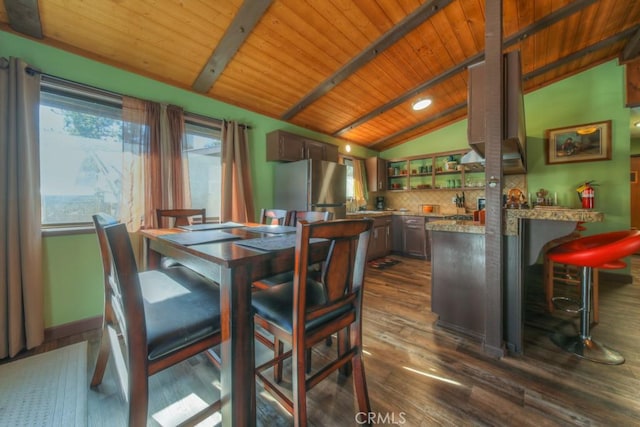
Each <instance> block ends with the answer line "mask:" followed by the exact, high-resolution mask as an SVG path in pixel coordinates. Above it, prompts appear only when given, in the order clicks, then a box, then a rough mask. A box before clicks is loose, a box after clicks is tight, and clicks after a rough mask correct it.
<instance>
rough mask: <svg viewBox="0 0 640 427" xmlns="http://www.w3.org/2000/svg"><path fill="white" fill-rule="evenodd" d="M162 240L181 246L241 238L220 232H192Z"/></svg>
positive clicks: (177, 234)
mask: <svg viewBox="0 0 640 427" xmlns="http://www.w3.org/2000/svg"><path fill="white" fill-rule="evenodd" d="M159 238H160V239H165V240H169V241H171V242H174V243H178V244H180V245H185V246H189V245H198V244H200V243H212V242H222V241H224V240H234V239H240V238H241V237H240V236H236V235H235V234H231V233H226V232H224V231H218V230H205V231H192V232H189V233H176V234H167V235H164V236H160V237H159Z"/></svg>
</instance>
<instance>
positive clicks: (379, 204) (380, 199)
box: [376, 196, 384, 211]
mask: <svg viewBox="0 0 640 427" xmlns="http://www.w3.org/2000/svg"><path fill="white" fill-rule="evenodd" d="M376 210H377V211H383V210H384V196H376Z"/></svg>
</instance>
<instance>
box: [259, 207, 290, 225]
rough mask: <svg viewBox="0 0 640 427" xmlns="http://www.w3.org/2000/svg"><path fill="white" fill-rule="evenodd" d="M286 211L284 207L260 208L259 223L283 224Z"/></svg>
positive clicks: (285, 218) (285, 219)
mask: <svg viewBox="0 0 640 427" xmlns="http://www.w3.org/2000/svg"><path fill="white" fill-rule="evenodd" d="M287 215H288V212H287V211H286V210H284V209H261V210H260V224H267V225H285V223H286V221H287Z"/></svg>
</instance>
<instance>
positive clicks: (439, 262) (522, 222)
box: [426, 208, 604, 354]
mask: <svg viewBox="0 0 640 427" xmlns="http://www.w3.org/2000/svg"><path fill="white" fill-rule="evenodd" d="M504 215H505V218H504V240H503V243H504V247H503V256H504V259H503V301H504V304H503V316H504V317H503V319H504V321H503V326H504V328H503V329H504V342H505V344H506V347H507V350H508V351H509V352H511V353H513V354H519V353H522V342H523V336H522V333H523V321H524V319H523V317H524V316H523V313H524V307H523V304H524V273H525V270H526V267H527V266H529V265H532V264H534V263H535V262H536V261H537V259H538V257H539V255H540V251H541V250H542V247H543V246H544V245H545V244H546V243H547V242H549V241H551V240H554V239H556V238H559V237H563V236H566V235H568V234H570V233H571V232H572V231H573V230H574V229H575V227H576V224H577V223H578V222H601V221H602V220H603V219H604V215H603V214H602V213H600V212H595V211H593V210H585V209H560V208H539V209H538V208H537V209H505V210H504ZM426 228H427V229H429V230H430V232H431V233H430V234H431V253H432V263H431V268H432V271H431V274H432V311H433V312H434V313H436V314H438V316H439V321H438V322H439V324H440V325H442V326H444V327H447V328H449V329H452V330H456V331H458V332H460V333H463V334H466V335H471V336H474V337H477V338H479V339H482V338H483V337H484V334H485V329H484V328H485V313H486V312H487V310H494V309H495V308H491V307H487V306H486V304H485V294H486V291H485V289H486V288H485V285H486V284H485V261H486V256H485V246H484V242H485V239H484V234H485V230H484V225H481V224H479V223H476V222H472V221H449V220H443V221H434V222H429V223H427V225H426Z"/></svg>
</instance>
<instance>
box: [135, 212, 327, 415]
mask: <svg viewBox="0 0 640 427" xmlns="http://www.w3.org/2000/svg"><path fill="white" fill-rule="evenodd" d="M264 230H267V231H270V230H271V229H267V228H265V226H263V225H260V224H242V225H239V226H238V227H235V228H223V229H220V230H219V231H221V232H223V233H225V234H229V235H231V236H232V237H230V238H229V239H233V240H217V241H213V242H204V243H196V244H190V243H192V241H195V242H198V241H199V240H206V238H207V236H205V235H204V234H202V233H209V234H210V235H212V236H213V235H214V234H215V231H186V230H183V229H179V228H171V229H153V230H142V231H141V234H142V236H143V237H144V239H145V246H146V249H147V260H148V266H149V268H155V267H157V266H158V265H159V262H160V258H161V256H168V257H171V258H173V259H175V260H176V261H177V262H179V263H180V264H182V265H184V266H186V267H189V268H191V269H193V270H194V271H196V272H198V273H200V274H202V275H204V276H206V277H208V278H210V279H212V280H214V281H216V282H217V283H219V285H220V306H221V307H220V311H221V319H220V321H221V329H222V342H221V346H220V348H221V354H220V358H221V365H222V367H221V373H220V377H221V378H220V379H221V392H220V393H221V396H220V397H221V402H222V410H221V412H222V425H223V426H255V424H256V398H255V380H254V366H255V362H254V359H255V348H254V345H255V344H254V330H253V326H254V325H253V313H252V308H251V284H252V282H253V281H255V280H258V279H261V278H264V277H268V276H272V275H274V274H277V273H281V272H285V271H290V270H293V267H294V258H295V251H294V247H287V248H283V249H271V250H261V249H256V248H250V247H245V246H242V245H240V244H238V242H239V241H241V240H246V239H266V238H269V239H272V238H278V237H283V236H288V239H289V240H291V239H292V238H293V236H295V234H294V233H290V234H280V233H271V232H265V231H264ZM273 230H274V231H275V230H278V231H281V230H282V228H281V229H276V228H274V229H273ZM287 231H289V232H291V231H292V228H289V229H288V230H287ZM178 233H183V234H182V235H180V236H176V235H177V234H178ZM184 233H188V234H187V235H185V234H184ZM201 236H203V237H202V238H201ZM176 237H179V238H176ZM214 237H215V236H214ZM212 238H213V237H212ZM223 238H224V236H223ZM172 239H175V240H172ZM189 240H191V241H189ZM185 242H186V243H185ZM314 246H315V250H314V251H312V252H313V253H312V254H311V258H312V261H314V262H316V261H321V260H322V259H323V258H324V256H325V255H326V252H327V246H326V245H314Z"/></svg>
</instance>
